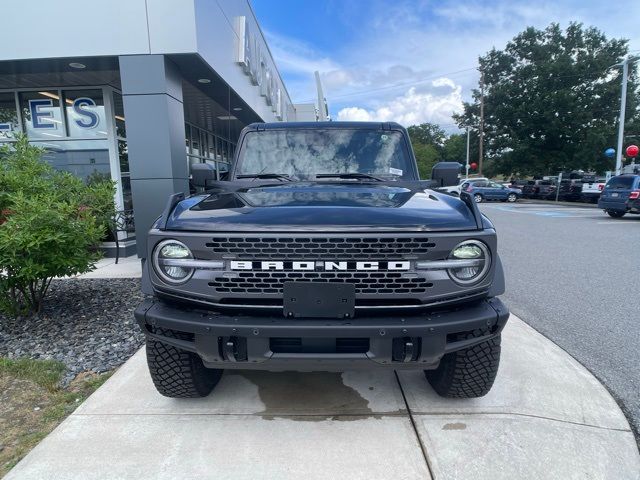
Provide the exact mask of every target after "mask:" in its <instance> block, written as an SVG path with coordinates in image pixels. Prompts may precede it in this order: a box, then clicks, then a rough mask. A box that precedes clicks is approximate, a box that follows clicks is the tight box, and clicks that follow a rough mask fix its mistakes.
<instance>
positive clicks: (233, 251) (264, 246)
mask: <svg viewBox="0 0 640 480" xmlns="http://www.w3.org/2000/svg"><path fill="white" fill-rule="evenodd" d="M206 246H207V247H209V248H211V249H213V251H214V253H215V254H216V255H220V256H221V257H223V258H237V259H243V260H300V259H304V260H326V259H328V258H329V259H331V260H370V259H375V260H398V259H403V258H407V257H408V256H410V257H412V258H417V257H420V256H423V255H425V254H427V253H428V252H429V251H430V250H431V249H432V248H433V247H435V243H433V242H431V241H429V239H428V238H423V237H418V238H414V237H382V238H376V237H371V238H370V237H337V238H331V237H329V238H327V237H303V238H298V237H295V238H293V237H277V238H260V237H214V238H213V239H212V240H211V241H210V242H207V243H206Z"/></svg>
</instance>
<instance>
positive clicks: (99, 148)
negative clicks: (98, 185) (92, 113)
mask: <svg viewBox="0 0 640 480" xmlns="http://www.w3.org/2000/svg"><path fill="white" fill-rule="evenodd" d="M31 143H32V144H33V145H37V146H39V147H42V148H44V149H45V153H44V155H43V156H42V158H43V159H44V160H46V161H47V162H49V164H50V165H51V166H52V167H53V168H55V169H56V170H64V171H66V172H70V173H72V174H74V175H76V176H77V177H80V178H82V179H83V180H85V181H88V180H98V179H110V178H111V166H110V162H109V143H108V141H107V140H66V141H54V140H51V141H36V142H31Z"/></svg>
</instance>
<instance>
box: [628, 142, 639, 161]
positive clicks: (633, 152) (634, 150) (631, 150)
mask: <svg viewBox="0 0 640 480" xmlns="http://www.w3.org/2000/svg"><path fill="white" fill-rule="evenodd" d="M638 152H640V149H638V146H637V145H629V146H628V147H627V157H632V158H633V157H637V156H638Z"/></svg>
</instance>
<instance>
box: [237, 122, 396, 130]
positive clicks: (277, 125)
mask: <svg viewBox="0 0 640 480" xmlns="http://www.w3.org/2000/svg"><path fill="white" fill-rule="evenodd" d="M246 128H247V129H250V130H276V129H287V128H323V129H326V128H356V129H363V130H364V129H367V130H404V127H403V126H402V125H400V124H399V123H396V122H270V123H252V124H250V125H248V126H247V127H246Z"/></svg>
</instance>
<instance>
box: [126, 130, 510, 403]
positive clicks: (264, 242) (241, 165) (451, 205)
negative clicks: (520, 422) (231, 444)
mask: <svg viewBox="0 0 640 480" xmlns="http://www.w3.org/2000/svg"><path fill="white" fill-rule="evenodd" d="M459 167H460V165H459V164H457V163H454V164H453V165H451V164H447V163H443V164H437V165H436V167H434V170H433V175H432V180H428V181H423V180H420V179H419V175H418V168H417V165H416V160H415V157H414V154H413V151H412V148H411V144H410V141H409V137H408V135H407V132H406V130H405V129H404V128H402V127H401V126H400V125H398V124H395V123H355V122H354V123H349V122H323V123H273V124H252V125H249V126H248V127H246V128H245V129H244V130H243V131H242V133H241V135H240V138H239V142H238V149H237V152H236V155H235V158H234V162H233V165H232V167H231V170H230V172H229V178H228V179H226V180H225V181H220V180H216V172H215V170H214V167H213V166H211V165H208V164H197V165H194V166H193V169H192V176H193V184H194V186H195V187H196V189H197V192H196V193H195V194H193V195H191V196H188V197H187V198H185V197H184V195H183V194H176V195H173V196H172V197H171V198H170V199H169V201H168V204H167V206H166V208H165V210H164V212H163V214H162V215H161V216H160V218H158V220H157V221H156V222H155V224H154V225H153V227H152V228H151V230H150V231H149V234H148V241H147V244H148V253H147V257H146V260H145V261H144V262H143V282H142V283H143V291H144V292H145V293H147V294H148V295H150V296H149V297H148V298H147V299H146V300H145V301H144V302H143V303H142V304H141V305H140V306H139V307H138V308H137V309H136V311H135V317H136V319H137V322H138V323H139V325H140V326H141V328H142V330H143V331H144V333H145V335H146V353H147V360H148V365H149V370H150V372H151V377H152V379H153V382H154V384H155V386H156V388H157V390H158V391H159V392H160V393H161V394H163V395H166V396H169V397H202V396H206V395H208V394H209V393H210V392H211V391H212V389H213V388H214V387H215V385H216V383H217V382H218V381H219V379H220V377H221V375H222V372H223V371H224V370H225V369H261V370H270V371H288V370H294V371H314V370H320V371H344V370H349V369H358V368H388V369H397V370H400V369H420V370H423V371H424V373H425V376H426V379H427V380H428V381H429V383H430V384H431V385H432V387H433V388H434V390H435V391H436V392H437V393H438V394H440V395H442V396H445V397H467V398H468V397H478V396H482V395H485V394H486V393H487V392H488V391H489V389H490V388H491V386H492V384H493V382H494V379H495V376H496V373H497V370H498V363H499V359H500V334H501V331H502V329H503V327H504V326H505V324H506V322H507V318H508V317H509V312H508V310H507V308H506V307H505V306H504V305H503V303H502V302H501V301H500V300H499V299H498V298H497V297H498V295H500V294H502V293H503V292H504V276H503V271H502V265H501V263H500V258H499V256H498V252H497V239H496V231H495V229H494V227H493V225H492V224H491V222H490V221H489V220H488V219H487V218H486V217H485V216H484V215H482V214H481V213H480V211H479V210H478V207H477V205H476V204H475V202H474V201H473V199H472V198H471V197H470V196H469V195H468V194H467V193H466V192H464V191H463V192H461V194H460V198H457V197H453V196H451V195H448V194H446V193H442V192H439V191H438V188H439V187H443V186H447V185H454V184H455V183H456V182H457V176H458V173H459Z"/></svg>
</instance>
